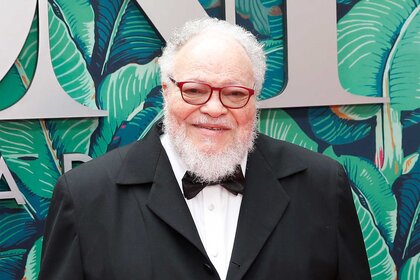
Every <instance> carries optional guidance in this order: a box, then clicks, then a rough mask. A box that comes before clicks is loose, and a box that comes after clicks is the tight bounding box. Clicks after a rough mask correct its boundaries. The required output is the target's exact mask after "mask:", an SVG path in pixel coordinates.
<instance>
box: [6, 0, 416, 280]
mask: <svg viewBox="0 0 420 280" xmlns="http://www.w3.org/2000/svg"><path fill="white" fill-rule="evenodd" d="M197 1H199V2H200V3H201V5H202V6H203V7H204V8H205V9H206V11H207V13H208V14H209V15H211V16H217V17H220V18H223V17H224V8H223V1H220V0H197ZM336 2H337V9H338V10H337V18H338V23H337V29H338V34H337V44H338V54H337V55H338V63H339V65H338V70H339V74H340V81H341V83H342V86H343V88H345V89H346V90H347V91H349V92H352V93H358V94H361V95H364V96H386V97H389V99H390V102H389V103H388V104H385V105H383V106H382V105H377V104H372V105H363V106H360V105H357V106H333V107H319V108H298V109H285V110H281V109H271V110H262V111H261V113H260V119H259V122H258V129H259V131H261V132H263V133H265V134H268V135H270V136H272V137H274V138H277V139H282V140H285V141H288V142H292V143H295V144H298V145H301V146H303V147H305V148H307V149H310V150H313V151H318V152H321V153H324V154H326V155H328V156H330V157H332V158H334V159H336V160H338V161H339V162H341V163H342V164H343V165H344V166H345V168H346V170H347V173H348V175H349V178H350V180H351V184H352V190H353V195H354V203H355V206H356V210H357V213H358V216H359V220H360V223H361V227H362V231H363V235H364V240H365V244H366V248H367V252H368V257H369V264H370V266H371V273H372V277H373V279H378V280H379V279H380V280H391V279H397V277H398V279H404V280H417V279H418V278H419V275H420V259H419V258H420V213H419V212H420V207H419V201H420V190H419V188H420V182H419V181H420V177H419V176H420V175H419V174H420V173H419V172H420V170H419V168H420V162H419V149H420V143H419V142H418V135H420V95H419V94H420V86H419V79H420V67H418V66H419V65H420V61H419V60H420V41H419V39H418V38H419V36H420V12H419V9H420V8H419V6H420V4H419V0H387V1H383V0H370V1H368V0H336ZM48 3H49V5H48V16H49V26H50V45H51V56H52V62H53V66H54V71H55V74H56V76H57V78H58V80H59V82H60V84H61V85H62V87H63V88H64V90H65V91H66V92H67V93H68V94H69V95H70V96H71V97H72V98H73V99H75V100H76V101H78V102H79V103H81V104H83V105H85V106H88V107H90V108H94V109H104V110H107V111H108V113H109V116H108V117H105V118H91V119H89V118H86V119H60V120H58V119H56V120H53V119H51V120H27V121H1V122H0V156H2V157H3V159H4V160H5V162H6V163H7V166H8V168H9V169H10V171H11V173H12V175H13V177H14V179H15V181H16V183H17V185H18V188H19V190H20V191H21V192H22V195H23V197H24V200H25V202H26V204H25V205H23V206H22V205H17V204H16V202H15V201H14V200H0V279H2V280H3V279H4V280H9V279H10V280H15V279H27V280H35V279H37V278H38V273H39V263H40V256H41V247H42V235H43V227H44V223H45V218H46V215H47V211H48V206H49V200H50V197H51V194H52V191H53V188H54V185H55V182H56V180H57V178H58V176H60V175H61V174H62V172H63V163H62V159H63V155H64V154H67V153H81V154H87V155H89V156H91V157H97V156H100V155H102V154H103V153H105V152H107V151H109V150H111V149H114V148H117V147H120V146H123V145H126V144H128V143H130V142H132V141H135V140H137V139H139V138H142V137H143V136H144V135H145V133H147V131H148V130H149V129H150V127H151V124H152V123H153V122H155V121H156V120H157V119H159V118H160V117H161V116H162V110H161V108H162V103H163V101H162V96H161V87H160V83H159V80H160V77H159V75H160V74H159V70H158V66H157V57H158V56H159V55H160V53H161V48H162V47H163V45H164V41H163V39H162V38H160V36H159V34H158V33H157V32H156V31H155V30H154V28H153V25H152V24H151V23H150V22H149V21H148V18H147V17H146V15H145V14H144V13H143V11H142V10H141V8H140V7H139V6H138V4H137V2H136V1H134V0H106V1H103V0H73V1H67V0H48ZM235 5H236V13H237V14H236V19H237V23H238V24H240V25H242V26H244V27H245V28H246V29H248V30H249V31H250V32H252V33H253V34H255V35H256V36H257V38H258V39H259V40H260V41H261V42H263V43H264V50H265V53H266V55H267V58H268V65H267V66H268V69H267V75H266V78H265V83H264V87H263V90H262V93H261V95H260V98H261V99H267V98H271V97H273V96H275V95H278V94H280V93H281V91H282V90H283V88H284V87H285V85H286V82H287V75H286V73H285V71H286V69H287V56H286V46H287V42H286V39H287V38H286V34H285V32H284V31H285V30H284V22H285V18H286V19H287V15H286V14H285V11H286V1H283V0H252V1H245V0H236V1H235ZM37 23H38V18H37V15H35V16H34V20H33V24H32V27H31V31H30V33H29V34H28V38H27V41H26V43H25V46H24V48H23V49H22V51H21V52H20V54H19V57H18V59H17V60H16V62H15V64H14V65H13V66H12V68H11V69H10V70H9V73H8V74H7V75H6V77H5V78H4V79H3V80H1V81H0V110H2V109H4V108H7V107H9V106H10V105H11V104H13V103H15V102H17V101H18V100H19V99H20V98H21V97H22V96H23V95H24V94H25V92H26V91H27V89H28V87H29V86H30V82H31V80H32V77H33V75H34V72H35V68H36V63H37V61H36V60H37V59H36V58H37V53H38V51H37V48H38V35H37V34H38V27H37V26H38V25H37ZM308 47H310V46H308ZM309 86H310V85H309ZM6 93H7V94H6ZM4 190H8V186H7V182H5V181H4V180H3V179H0V191H4Z"/></svg>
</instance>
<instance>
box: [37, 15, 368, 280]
mask: <svg viewBox="0 0 420 280" xmlns="http://www.w3.org/2000/svg"><path fill="white" fill-rule="evenodd" d="M159 63H160V66H161V72H162V88H163V96H164V100H165V108H164V113H165V114H164V118H163V122H161V123H159V124H157V125H156V126H155V127H154V128H153V129H152V130H151V131H150V132H149V134H148V135H147V136H146V137H145V138H144V139H143V140H140V141H138V142H136V143H133V144H131V145H128V146H126V147H123V148H119V149H116V150H113V151H112V152H110V153H108V154H106V155H105V156H103V157H101V158H98V159H95V160H92V161H91V162H89V163H86V164H84V165H82V166H80V167H78V168H75V169H73V170H72V171H70V172H68V173H66V174H65V175H63V176H62V177H61V178H60V180H59V182H58V184H57V187H56V189H55V192H54V197H53V200H52V203H51V208H50V214H49V217H48V222H47V227H46V228H47V229H46V233H45V239H44V246H43V256H42V267H41V273H40V279H41V280H42V279H44V280H45V279H54V280H55V279H101V280H104V279H195V280H196V279H200V280H202V279H252V280H258V279H323V280H326V279H349V280H350V279H351V280H355V279H370V273H369V266H368V263H367V258H366V253H365V248H364V243H363V238H362V235H361V231H360V226H359V224H358V220H357V215H356V212H355V209H354V205H353V202H352V195H351V191H350V186H349V183H348V180H347V177H346V175H345V172H344V170H343V168H342V167H341V166H340V165H339V164H338V163H336V162H334V161H333V160H331V159H328V158H326V157H324V156H322V155H319V154H316V153H312V152H310V151H307V150H305V149H303V148H299V147H297V146H294V145H291V144H287V143H284V142H281V141H277V140H274V139H271V138H269V137H267V136H264V135H259V134H258V133H256V131H255V127H256V121H257V109H256V96H257V94H258V93H259V92H260V90H261V87H262V83H263V80H264V73H265V56H264V53H263V50H262V46H261V45H260V44H259V43H258V42H257V40H256V39H255V37H254V36H252V35H251V34H250V33H248V32H246V31H245V30H244V29H242V28H241V27H238V26H234V25H231V24H229V23H227V22H224V21H218V20H216V19H205V20H199V21H194V22H189V23H187V24H186V25H185V26H184V28H183V29H182V30H180V32H179V33H176V34H175V35H174V36H173V38H172V39H171V40H170V41H169V42H167V47H166V48H165V50H164V52H163V55H162V57H161V58H160V61H159Z"/></svg>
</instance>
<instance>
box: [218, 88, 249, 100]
mask: <svg viewBox="0 0 420 280" xmlns="http://www.w3.org/2000/svg"><path fill="white" fill-rule="evenodd" d="M222 93H223V95H224V96H225V97H227V98H230V99H244V98H247V97H248V95H249V92H248V91H247V90H246V89H243V88H240V87H227V88H225V89H224V90H223V92H222Z"/></svg>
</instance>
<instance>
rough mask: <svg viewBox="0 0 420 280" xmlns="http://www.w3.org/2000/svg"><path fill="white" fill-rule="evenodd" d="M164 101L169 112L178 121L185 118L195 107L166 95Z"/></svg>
mask: <svg viewBox="0 0 420 280" xmlns="http://www.w3.org/2000/svg"><path fill="white" fill-rule="evenodd" d="M165 102H167V103H166V104H167V108H168V111H169V113H170V114H171V115H172V116H173V117H175V118H176V120H177V121H178V122H180V121H183V120H185V119H187V118H188V117H189V116H190V115H191V114H192V113H193V112H194V111H195V110H196V109H197V108H196V106H191V105H189V104H187V103H185V102H184V100H182V99H181V100H180V99H178V98H177V97H167V98H165Z"/></svg>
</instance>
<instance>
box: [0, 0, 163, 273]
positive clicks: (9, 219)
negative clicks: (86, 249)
mask: <svg viewBox="0 0 420 280" xmlns="http://www.w3.org/2000/svg"><path fill="white" fill-rule="evenodd" d="M48 9H49V10H48V15H49V27H50V45H51V57H52V63H53V66H54V71H55V74H56V76H57V78H58V81H59V82H60V84H61V85H62V87H63V88H64V90H65V91H66V92H67V93H68V94H69V95H70V96H71V97H72V98H73V99H75V100H76V101H78V102H79V103H81V104H83V105H85V106H88V107H91V108H102V109H107V110H108V111H109V112H110V116H109V117H107V118H104V119H100V120H98V119H65V120H31V121H7V122H6V121H4V122H1V123H0V154H1V156H2V157H3V158H4V160H5V161H6V163H7V166H8V168H10V170H11V172H12V175H13V177H14V178H15V180H16V182H17V184H18V187H19V190H20V191H21V192H22V194H23V196H24V200H25V202H26V204H25V205H24V206H17V205H16V203H15V202H14V201H8V200H1V201H0V232H1V233H0V279H5V280H8V279H22V277H25V279H37V275H38V273H39V262H40V255H41V246H42V234H43V227H44V222H45V218H46V215H47V211H48V206H49V199H50V198H51V194H52V191H53V188H54V185H55V182H56V180H57V178H58V176H60V174H62V170H63V166H62V162H61V160H62V156H63V154H66V153H83V154H89V155H91V156H92V157H94V156H98V155H101V154H103V153H104V152H106V151H107V150H108V145H110V144H111V143H112V140H113V139H114V138H115V137H114V133H115V132H116V130H117V128H119V127H120V126H121V124H122V123H123V122H130V121H131V122H132V124H134V123H135V124H136V125H137V126H133V127H136V128H137V129H138V127H139V126H141V127H143V129H146V128H147V127H148V126H149V122H150V120H151V119H153V115H158V114H159V112H160V111H161V106H162V99H161V96H160V87H158V84H159V73H158V70H157V64H156V59H155V58H156V56H158V55H159V54H160V49H161V47H162V44H163V42H162V40H161V39H160V38H159V37H158V36H157V35H156V32H155V31H154V30H153V28H152V27H151V25H150V24H149V23H148V21H147V20H146V18H145V16H144V15H143V14H142V12H141V10H140V9H139V7H138V6H137V4H136V2H135V1H114V2H112V3H111V2H109V3H107V2H105V3H104V1H96V2H95V1H92V3H91V1H83V0H80V1H71V2H69V1H60V0H57V1H49V5H48ZM108 13H110V14H108ZM108 17H111V18H112V19H113V22H112V24H110V23H109V22H108V21H107V19H109V18H108ZM76 18H77V19H76ZM79 19H80V21H79ZM107 24H108V25H107ZM37 40H38V38H37V18H36V17H35V18H34V21H33V26H32V29H31V32H30V34H29V36H28V39H27V42H26V44H25V48H24V49H23V50H22V52H21V54H20V56H19V58H18V60H17V61H16V63H15V65H14V66H13V67H12V69H11V71H10V73H9V74H8V75H7V76H6V78H5V79H3V80H2V81H1V83H0V89H1V90H2V92H10V89H11V88H13V89H19V90H18V91H16V90H15V91H14V94H15V99H16V100H18V98H20V97H21V96H22V95H23V94H24V93H25V91H26V90H27V88H28V86H29V85H30V81H31V78H32V76H33V72H34V70H35V67H36V66H35V65H36V55H37V44H38V42H37ZM144 42H147V44H144ZM16 73H18V75H16ZM123 84H124V87H122V86H121V85H123ZM117 85H118V86H117ZM122 101H123V102H122ZM5 102H6V101H4V102H3V103H1V104H2V106H3V107H7V106H10V102H9V101H8V103H5ZM3 104H4V105H3ZM124 106H125V107H124ZM123 107H124V108H125V109H124V108H123ZM133 120H135V122H134V121H133ZM134 132H136V133H137V137H138V136H139V135H140V134H141V132H142V131H140V130H138V131H137V130H136V131H134ZM130 139H131V138H130ZM123 144H127V142H120V143H118V145H117V146H119V145H123ZM113 145H115V142H114V143H113ZM112 147H113V146H112ZM0 185H1V188H0V190H7V189H8V188H7V184H6V182H3V181H1V184H0Z"/></svg>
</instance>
